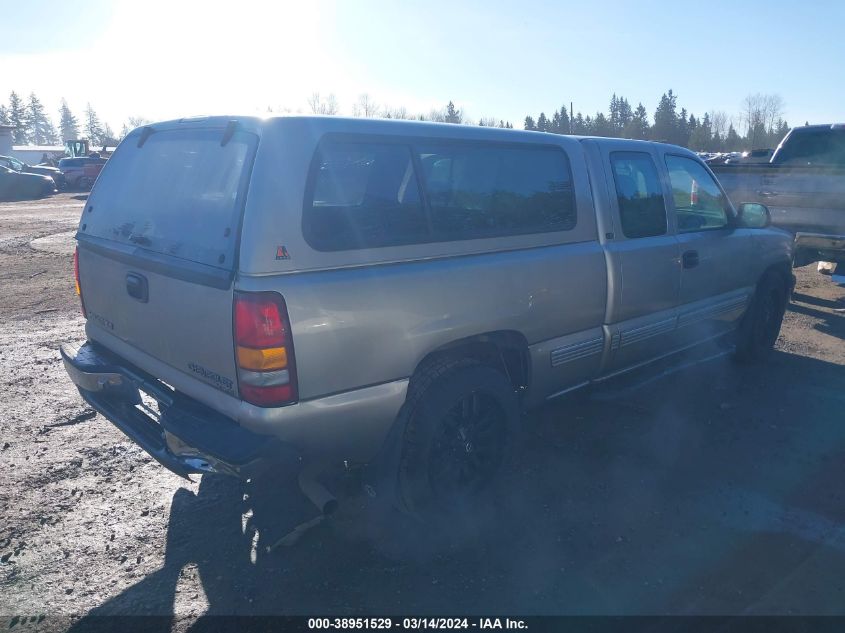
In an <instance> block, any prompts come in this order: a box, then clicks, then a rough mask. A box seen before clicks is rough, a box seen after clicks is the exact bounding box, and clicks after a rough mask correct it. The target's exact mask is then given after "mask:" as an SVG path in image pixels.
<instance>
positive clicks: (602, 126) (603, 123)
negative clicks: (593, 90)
mask: <svg viewBox="0 0 845 633" xmlns="http://www.w3.org/2000/svg"><path fill="white" fill-rule="evenodd" d="M614 96H615V95H614ZM615 133H616V129H615V128H614V126H613V123H612V122H611V121H610V120H608V118H607V117H606V116H604V113H603V112H597V113H596V118H595V119H593V129H592V134H593V135H594V136H613V135H614V134H615Z"/></svg>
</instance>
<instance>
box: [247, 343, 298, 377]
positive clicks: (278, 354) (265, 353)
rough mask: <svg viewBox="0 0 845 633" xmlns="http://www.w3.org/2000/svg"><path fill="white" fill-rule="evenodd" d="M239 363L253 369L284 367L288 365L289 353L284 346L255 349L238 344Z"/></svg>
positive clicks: (266, 369)
mask: <svg viewBox="0 0 845 633" xmlns="http://www.w3.org/2000/svg"><path fill="white" fill-rule="evenodd" d="M238 365H239V366H240V367H241V368H243V369H251V370H253V371H268V370H271V369H284V368H285V367H287V366H288V353H287V350H286V349H285V348H284V347H270V348H267V349H253V348H251V347H241V346H240V345H238Z"/></svg>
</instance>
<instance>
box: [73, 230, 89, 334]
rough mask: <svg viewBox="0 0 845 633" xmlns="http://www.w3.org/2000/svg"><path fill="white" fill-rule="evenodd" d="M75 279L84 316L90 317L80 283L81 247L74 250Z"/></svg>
mask: <svg viewBox="0 0 845 633" xmlns="http://www.w3.org/2000/svg"><path fill="white" fill-rule="evenodd" d="M73 281H74V283H75V284H76V294H77V295H78V296H79V307H80V308H81V309H82V316H83V317H86V318H87V317H88V315H87V314H86V313H85V300H84V299H83V298H82V286H80V285H79V247H78V246H77V247H76V248H75V249H74V251H73Z"/></svg>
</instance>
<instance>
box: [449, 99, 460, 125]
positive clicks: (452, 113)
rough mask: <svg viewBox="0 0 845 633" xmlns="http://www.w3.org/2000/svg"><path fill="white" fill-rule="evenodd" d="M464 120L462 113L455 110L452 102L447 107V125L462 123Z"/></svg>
mask: <svg viewBox="0 0 845 633" xmlns="http://www.w3.org/2000/svg"><path fill="white" fill-rule="evenodd" d="M462 120H463V117H462V116H461V111H460V110H457V109H456V108H455V104H454V103H452V102H451V101H450V102H449V103H448V104H447V105H446V119H445V121H446V123H460V122H461V121H462Z"/></svg>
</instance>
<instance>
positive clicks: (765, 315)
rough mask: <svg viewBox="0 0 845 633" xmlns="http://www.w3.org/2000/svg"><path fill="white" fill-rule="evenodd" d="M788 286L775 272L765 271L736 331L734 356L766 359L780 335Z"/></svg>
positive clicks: (749, 359)
mask: <svg viewBox="0 0 845 633" xmlns="http://www.w3.org/2000/svg"><path fill="white" fill-rule="evenodd" d="M787 294H788V292H787V286H786V284H785V283H784V281H783V279H782V278H781V277H780V275H778V274H777V273H774V272H769V273H766V275H765V276H764V277H763V279H761V280H760V283H759V284H757V290H756V291H755V292H754V297H753V298H752V300H751V305H750V306H749V307H748V311H747V312H746V313H745V316H743V317H742V322H741V323H740V326H739V329H738V330H737V345H736V353H735V357H736V359H737V360H738V361H741V362H755V361H761V360H765V359H766V358H767V357H768V356H769V355H770V354H771V352H772V349H773V348H774V345H775V341H776V340H777V338H778V334H780V327H781V323H783V315H784V312H785V311H786V302H787V299H788V296H787Z"/></svg>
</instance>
